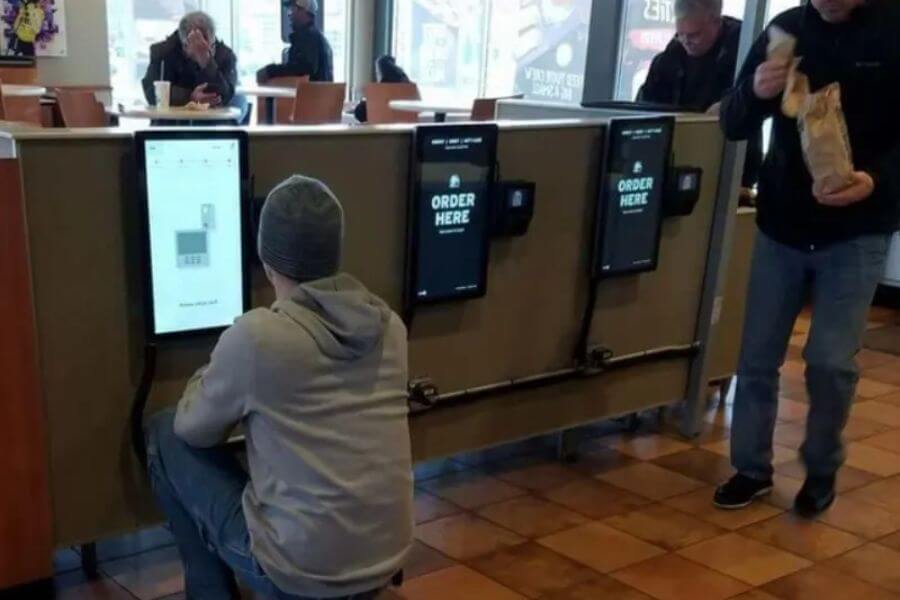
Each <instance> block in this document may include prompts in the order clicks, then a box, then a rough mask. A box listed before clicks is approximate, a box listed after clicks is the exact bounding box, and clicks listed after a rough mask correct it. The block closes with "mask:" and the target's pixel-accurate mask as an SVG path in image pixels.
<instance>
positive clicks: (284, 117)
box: [261, 75, 309, 125]
mask: <svg viewBox="0 0 900 600" xmlns="http://www.w3.org/2000/svg"><path fill="white" fill-rule="evenodd" d="M308 81H309V75H303V76H302V77H273V78H272V79H270V80H268V81H267V82H266V85H267V86H272V87H284V88H296V87H297V85H298V84H300V83H303V82H308ZM294 101H295V98H275V118H274V119H272V122H273V123H274V124H275V125H288V124H290V122H291V119H292V117H293V114H294ZM261 105H262V103H261Z"/></svg>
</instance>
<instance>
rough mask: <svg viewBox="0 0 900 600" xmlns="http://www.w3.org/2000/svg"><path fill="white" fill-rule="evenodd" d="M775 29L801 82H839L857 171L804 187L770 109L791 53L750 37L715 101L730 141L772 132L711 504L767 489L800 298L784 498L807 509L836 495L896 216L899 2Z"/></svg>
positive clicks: (815, 8) (779, 118) (823, 11)
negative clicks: (846, 179) (794, 484)
mask: <svg viewBox="0 0 900 600" xmlns="http://www.w3.org/2000/svg"><path fill="white" fill-rule="evenodd" d="M774 25H776V26H778V27H780V28H781V29H783V30H784V31H786V32H788V33H790V34H791V35H794V36H796V37H797V56H801V57H802V62H801V64H800V70H801V71H802V72H803V73H805V74H806V75H807V76H808V77H809V79H810V84H811V89H812V90H813V91H816V90H818V89H820V88H822V87H823V86H826V85H828V84H831V83H833V82H838V83H840V86H841V101H842V104H843V110H844V115H845V117H846V121H847V129H848V133H849V138H850V145H851V147H852V153H853V157H854V163H855V166H856V169H858V170H857V171H856V172H855V173H854V174H853V183H852V184H851V185H850V186H849V187H847V188H845V189H843V190H841V191H838V192H836V193H832V194H817V193H815V192H814V191H813V180H812V176H811V175H810V173H809V170H808V169H807V167H806V163H805V161H804V154H803V150H802V145H801V141H800V134H799V132H798V127H797V121H796V119H791V118H788V117H786V116H784V114H783V113H782V112H781V97H782V94H783V91H784V89H785V86H786V83H787V78H788V69H789V64H788V63H789V60H788V59H771V60H769V59H767V57H766V55H767V44H768V39H767V37H768V36H767V35H763V36H761V37H760V39H758V40H757V41H756V44H755V45H754V46H753V48H752V50H751V51H750V55H749V57H748V58H747V61H746V63H745V64H744V67H743V69H742V70H741V74H740V76H739V78H738V83H737V85H736V87H735V88H734V89H732V90H731V91H730V92H728V94H727V95H726V96H725V99H724V100H723V101H722V117H721V119H722V127H723V129H724V131H725V134H726V136H727V137H728V138H729V139H732V140H741V139H746V138H747V137H748V136H751V135H755V134H756V131H757V130H758V129H759V127H760V125H761V124H762V122H763V121H764V120H765V119H767V118H770V117H771V118H772V119H773V141H772V146H771V149H770V151H769V154H768V156H767V157H766V162H765V164H764V165H763V170H762V174H761V177H760V185H759V200H758V211H757V224H758V227H759V235H758V236H757V240H756V249H755V253H754V257H753V266H752V272H751V278H750V286H749V291H748V299H747V310H746V315H745V324H744V339H743V346H742V350H741V358H740V364H739V366H738V376H737V395H736V398H735V405H734V415H733V417H732V429H731V436H732V438H731V457H732V464H733V466H734V468H735V469H736V471H737V474H736V475H735V476H734V477H733V478H732V479H731V480H729V481H728V482H727V483H725V484H724V485H722V486H721V487H720V488H719V489H718V491H717V492H716V494H715V503H716V505H717V506H719V507H720V508H726V509H735V508H742V507H744V506H747V505H748V504H750V503H751V502H753V501H754V500H755V499H756V498H758V497H760V496H762V495H765V494H767V493H768V492H769V491H770V490H771V489H772V485H773V484H772V474H773V469H772V438H773V432H774V429H775V422H776V417H777V412H778V378H779V369H780V368H781V365H782V364H783V363H784V359H785V355H786V352H787V347H788V342H789V339H790V336H791V333H792V330H793V326H794V322H795V320H796V318H797V316H798V314H799V313H800V311H801V310H802V309H803V307H804V305H805V304H806V303H807V302H810V301H811V303H812V324H811V328H810V332H809V340H808V341H807V343H806V348H805V349H804V351H803V358H804V360H805V362H806V388H807V392H808V394H809V416H808V419H807V424H806V441H805V442H804V443H803V446H802V448H801V451H800V453H801V456H802V458H803V462H804V464H805V466H806V481H805V483H804V484H803V487H802V488H801V490H800V492H799V494H798V495H797V498H796V501H795V505H794V508H795V511H796V512H797V513H798V514H800V515H801V516H805V517H814V516H815V515H817V514H819V513H821V512H823V511H824V510H826V509H827V508H828V507H829V506H830V505H831V504H832V503H833V502H834V499H835V477H836V475H837V473H838V470H839V469H840V467H841V465H842V464H843V462H844V447H843V444H842V441H841V434H842V432H843V429H844V427H845V425H846V424H847V419H848V417H849V415H850V407H851V404H852V402H853V400H854V396H855V394H856V386H857V382H858V381H859V369H858V366H857V364H856V354H857V353H858V352H859V349H860V345H861V341H862V336H863V333H864V331H865V328H866V322H867V316H868V312H869V306H870V305H871V302H872V298H873V296H874V294H875V290H876V287H877V285H878V283H879V281H880V280H881V278H882V276H883V274H884V269H885V261H886V257H887V253H888V247H889V244H890V240H891V235H892V233H893V232H894V231H895V230H896V229H897V228H898V224H900V112H898V110H897V107H898V106H900V79H898V77H897V75H898V74H900V42H898V40H900V37H898V32H900V3H898V2H896V0H811V2H810V3H809V4H807V5H806V6H803V7H800V8H795V9H792V10H789V11H787V12H785V13H783V14H781V15H779V16H778V17H776V18H775V19H774Z"/></svg>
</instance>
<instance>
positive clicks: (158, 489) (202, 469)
mask: <svg viewBox="0 0 900 600" xmlns="http://www.w3.org/2000/svg"><path fill="white" fill-rule="evenodd" d="M174 424H175V412H174V411H172V410H167V411H163V412H161V413H159V414H157V415H155V416H154V417H152V418H151V419H150V420H149V421H148V422H147V427H146V432H147V459H148V470H149V474H150V483H151V485H152V487H153V492H154V495H155V496H156V499H157V501H158V502H159V505H160V507H161V508H162V509H163V511H164V512H165V514H166V517H167V518H168V521H169V523H170V525H171V527H172V533H173V534H174V536H175V542H176V544H177V545H178V552H179V554H180V555H181V560H182V562H183V563H184V579H185V592H186V595H187V598H188V600H207V599H208V600H227V599H230V598H240V595H239V594H238V589H237V585H236V582H235V576H237V578H238V579H240V581H241V582H242V583H243V584H244V585H246V586H247V587H249V588H250V589H252V590H253V591H254V592H256V593H257V594H260V595H262V596H263V597H265V598H273V599H276V600H301V599H300V598H298V597H297V596H292V595H290V594H286V593H284V592H282V591H280V590H279V589H278V588H277V587H275V584H273V583H272V581H271V580H270V579H269V578H268V576H267V575H266V574H265V572H264V571H263V569H262V567H260V565H259V563H258V562H257V561H256V559H255V558H254V557H253V555H252V553H251V552H250V533H249V532H248V530H247V521H246V519H245V518H244V511H243V506H242V504H241V497H242V495H243V492H244V488H245V487H246V485H247V482H248V479H249V477H248V475H247V472H246V471H244V469H243V468H242V467H241V465H240V464H239V463H238V461H237V459H236V458H235V456H234V454H233V453H232V452H231V451H229V450H228V449H226V448H210V449H203V448H194V447H192V446H189V445H187V444H186V443H184V442H183V441H182V440H181V438H179V437H178V436H177V435H176V434H175V429H174ZM375 595H376V592H372V593H369V594H359V595H357V596H354V597H353V598H351V599H347V600H369V599H372V598H374V597H375Z"/></svg>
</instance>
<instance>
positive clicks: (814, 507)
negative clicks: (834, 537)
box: [794, 476, 837, 519]
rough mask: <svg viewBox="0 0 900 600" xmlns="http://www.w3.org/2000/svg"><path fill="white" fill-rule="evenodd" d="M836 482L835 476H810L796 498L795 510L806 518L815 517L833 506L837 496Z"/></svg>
mask: <svg viewBox="0 0 900 600" xmlns="http://www.w3.org/2000/svg"><path fill="white" fill-rule="evenodd" d="M834 483H835V478H834V476H832V477H810V478H808V479H807V480H806V481H805V482H804V483H803V487H802V488H800V493H799V494H797V499H796V500H794V512H795V513H796V514H797V515H798V516H800V517H803V518H804V519H815V518H816V517H818V516H819V515H820V514H822V513H823V512H825V511H826V510H828V509H829V508H831V505H832V504H834V500H835V498H836V497H837V494H836V493H835V491H834Z"/></svg>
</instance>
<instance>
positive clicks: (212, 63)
mask: <svg viewBox="0 0 900 600" xmlns="http://www.w3.org/2000/svg"><path fill="white" fill-rule="evenodd" d="M154 81H169V82H171V84H172V97H171V99H170V103H171V105H172V106H184V105H185V104H187V103H188V102H192V101H193V102H197V103H200V104H209V105H210V106H214V107H215V106H223V105H230V104H232V103H233V101H234V99H235V87H236V86H237V57H236V56H235V54H234V52H233V51H232V50H231V48H229V47H228V46H226V45H225V44H223V43H222V42H221V41H219V40H217V39H216V25H215V22H214V21H213V20H212V17H210V16H209V15H207V14H206V13H204V12H199V11H197V12H192V13H188V14H187V15H185V16H184V18H182V19H181V22H180V23H179V24H178V31H176V32H175V33H173V34H172V35H170V36H169V37H168V38H166V39H165V40H164V41H162V42H159V43H157V44H153V45H152V46H151V47H150V65H149V66H148V67H147V74H146V75H144V79H143V80H142V81H141V83H142V84H143V86H144V96H145V97H146V98H147V102H148V103H149V104H151V105H155V104H156V93H155V91H154V89H153V82H154Z"/></svg>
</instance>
